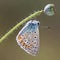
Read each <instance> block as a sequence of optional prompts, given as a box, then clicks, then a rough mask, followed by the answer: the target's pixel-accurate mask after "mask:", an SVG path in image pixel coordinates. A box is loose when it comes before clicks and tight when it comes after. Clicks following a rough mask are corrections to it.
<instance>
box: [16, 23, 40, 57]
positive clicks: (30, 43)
mask: <svg viewBox="0 0 60 60" xmlns="http://www.w3.org/2000/svg"><path fill="white" fill-rule="evenodd" d="M16 40H17V43H18V45H19V46H20V47H21V48H22V49H23V50H25V51H26V52H27V53H29V54H30V55H33V56H35V55H36V54H37V53H38V50H39V26H38V25H33V24H32V23H28V25H27V24H26V25H25V26H24V27H23V28H22V30H21V31H20V32H19V33H18V35H17V37H16Z"/></svg>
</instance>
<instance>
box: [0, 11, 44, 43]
mask: <svg viewBox="0 0 60 60" xmlns="http://www.w3.org/2000/svg"><path fill="white" fill-rule="evenodd" d="M42 12H43V10H41V11H37V12H35V13H33V14H31V15H30V16H28V17H27V18H25V19H23V20H22V21H21V22H19V23H18V24H16V25H15V26H14V27H13V28H12V29H10V30H9V31H8V32H7V33H6V34H5V35H4V36H2V37H1V39H0V43H2V42H3V40H4V39H6V38H7V37H8V36H9V35H10V34H12V33H13V32H14V31H15V30H16V29H17V28H18V27H20V26H21V25H22V24H23V23H25V22H26V21H28V20H30V19H32V18H34V17H36V16H38V15H40V14H41V13H42Z"/></svg>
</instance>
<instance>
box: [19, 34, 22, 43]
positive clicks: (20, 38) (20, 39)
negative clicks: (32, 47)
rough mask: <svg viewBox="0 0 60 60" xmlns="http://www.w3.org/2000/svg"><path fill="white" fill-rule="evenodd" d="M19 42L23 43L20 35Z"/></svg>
mask: <svg viewBox="0 0 60 60" xmlns="http://www.w3.org/2000/svg"><path fill="white" fill-rule="evenodd" d="M18 40H19V41H20V42H21V43H22V42H23V40H22V37H21V36H20V35H19V36H18Z"/></svg>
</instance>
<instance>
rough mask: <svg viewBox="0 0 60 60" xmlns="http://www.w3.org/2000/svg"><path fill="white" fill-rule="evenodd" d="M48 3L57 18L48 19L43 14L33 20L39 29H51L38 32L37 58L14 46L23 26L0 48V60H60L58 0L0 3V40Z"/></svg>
mask: <svg viewBox="0 0 60 60" xmlns="http://www.w3.org/2000/svg"><path fill="white" fill-rule="evenodd" d="M48 3H53V4H55V8H56V12H55V13H56V14H55V15H54V16H52V17H49V16H47V15H45V14H44V13H43V14H41V16H38V17H36V18H35V19H37V20H39V21H40V23H41V24H40V25H41V26H50V29H46V28H40V50H39V54H38V55H37V56H35V57H33V56H31V55H29V54H27V53H26V52H25V51H24V50H22V49H21V48H20V47H19V46H18V45H17V42H16V39H15V38H16V35H17V33H18V32H19V31H20V29H21V28H22V27H23V26H24V24H23V25H22V26H20V28H18V29H17V30H16V31H14V33H12V34H11V35H10V36H9V37H8V38H6V39H5V40H4V41H3V42H2V43H1V44H0V60H60V7H59V6H60V0H0V38H1V37H2V36H3V35H4V34H5V33H7V32H8V31H9V30H10V29H11V28H12V27H13V26H15V25H16V24H17V23H18V22H20V21H21V20H22V19H24V18H25V17H27V16H29V15H30V14H32V13H34V12H35V11H38V10H41V9H43V8H44V6H45V5H47V4H48Z"/></svg>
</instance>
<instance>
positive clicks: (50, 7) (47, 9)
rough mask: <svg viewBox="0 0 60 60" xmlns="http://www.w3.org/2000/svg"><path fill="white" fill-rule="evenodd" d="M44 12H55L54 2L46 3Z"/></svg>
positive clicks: (52, 13) (48, 13)
mask: <svg viewBox="0 0 60 60" xmlns="http://www.w3.org/2000/svg"><path fill="white" fill-rule="evenodd" d="M44 13H45V14H46V15H48V16H53V15H54V14H55V9H54V4H48V5H46V6H45V8H44Z"/></svg>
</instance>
